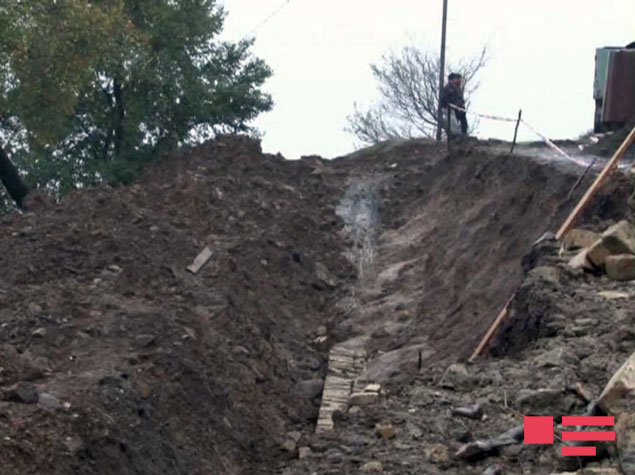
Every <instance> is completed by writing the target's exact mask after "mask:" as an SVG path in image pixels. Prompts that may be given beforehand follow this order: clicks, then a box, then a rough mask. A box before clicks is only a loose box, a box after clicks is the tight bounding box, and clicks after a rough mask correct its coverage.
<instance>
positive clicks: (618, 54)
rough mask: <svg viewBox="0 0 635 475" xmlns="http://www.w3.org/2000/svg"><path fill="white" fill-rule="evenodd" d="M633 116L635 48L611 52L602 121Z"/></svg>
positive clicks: (625, 118)
mask: <svg viewBox="0 0 635 475" xmlns="http://www.w3.org/2000/svg"><path fill="white" fill-rule="evenodd" d="M634 117H635V49H634V50H621V51H615V52H613V53H612V54H611V60H610V62H609V71H608V77H607V83H606V97H605V99H604V115H603V122H628V121H629V120H631V119H632V118H634Z"/></svg>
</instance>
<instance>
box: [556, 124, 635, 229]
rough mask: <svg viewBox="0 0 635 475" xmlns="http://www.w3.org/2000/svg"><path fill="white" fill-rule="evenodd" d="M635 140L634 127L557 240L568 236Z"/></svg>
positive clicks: (574, 211)
mask: <svg viewBox="0 0 635 475" xmlns="http://www.w3.org/2000/svg"><path fill="white" fill-rule="evenodd" d="M633 140H635V127H633V130H631V133H630V134H628V137H626V139H624V142H622V145H620V148H618V149H617V151H616V152H615V154H614V155H613V158H611V160H609V162H608V163H607V164H606V166H605V167H604V169H603V170H602V173H600V174H599V175H598V177H597V178H596V179H595V181H594V182H593V184H592V185H591V187H590V188H589V189H588V190H587V192H586V193H585V194H584V196H583V197H582V199H581V200H580V202H579V203H578V204H577V206H576V207H575V209H574V210H573V211H572V212H571V214H570V215H569V217H568V218H567V219H566V221H565V222H564V223H563V224H562V226H561V227H560V229H559V230H558V232H557V233H556V239H562V238H563V237H564V235H565V234H567V232H569V229H571V227H572V226H573V223H574V222H575V220H576V219H577V218H578V216H579V215H580V213H582V211H583V210H584V208H586V206H587V205H588V204H589V202H590V201H591V199H592V198H593V196H595V194H596V193H597V192H598V190H599V189H600V187H601V186H602V184H604V181H605V180H606V178H607V177H608V175H609V173H611V171H612V170H613V168H614V167H615V166H616V165H617V162H618V161H619V159H620V158H622V156H623V155H624V154H625V153H626V151H627V150H628V147H630V145H631V144H632V143H633Z"/></svg>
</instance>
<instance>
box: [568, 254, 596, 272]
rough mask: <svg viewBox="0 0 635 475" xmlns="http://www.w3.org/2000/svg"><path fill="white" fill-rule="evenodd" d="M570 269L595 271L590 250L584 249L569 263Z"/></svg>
mask: <svg viewBox="0 0 635 475" xmlns="http://www.w3.org/2000/svg"><path fill="white" fill-rule="evenodd" d="M567 264H568V265H569V267H571V268H573V269H582V270H588V271H592V270H594V267H593V264H592V263H591V261H590V260H589V250H588V249H583V250H582V251H580V252H578V253H577V254H576V255H575V256H573V258H571V260H569V262H568V263H567Z"/></svg>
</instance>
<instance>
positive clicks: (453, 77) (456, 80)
mask: <svg viewBox="0 0 635 475" xmlns="http://www.w3.org/2000/svg"><path fill="white" fill-rule="evenodd" d="M448 81H450V82H451V83H452V84H454V85H455V86H456V87H458V88H460V87H461V84H463V76H461V75H460V74H457V73H451V74H450V75H448Z"/></svg>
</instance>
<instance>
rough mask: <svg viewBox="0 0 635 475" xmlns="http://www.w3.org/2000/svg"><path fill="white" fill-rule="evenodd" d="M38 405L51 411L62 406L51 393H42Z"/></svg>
mask: <svg viewBox="0 0 635 475" xmlns="http://www.w3.org/2000/svg"><path fill="white" fill-rule="evenodd" d="M38 404H40V405H41V406H44V407H47V408H49V409H55V408H56V407H58V406H59V405H60V401H59V400H58V399H57V398H56V397H55V396H53V395H52V394H49V393H42V394H40V395H39V397H38Z"/></svg>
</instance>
